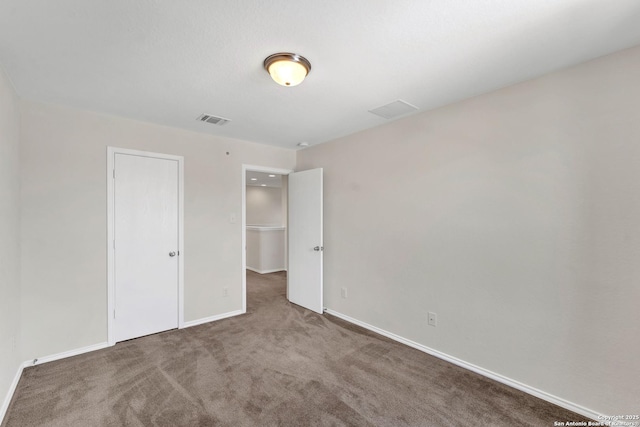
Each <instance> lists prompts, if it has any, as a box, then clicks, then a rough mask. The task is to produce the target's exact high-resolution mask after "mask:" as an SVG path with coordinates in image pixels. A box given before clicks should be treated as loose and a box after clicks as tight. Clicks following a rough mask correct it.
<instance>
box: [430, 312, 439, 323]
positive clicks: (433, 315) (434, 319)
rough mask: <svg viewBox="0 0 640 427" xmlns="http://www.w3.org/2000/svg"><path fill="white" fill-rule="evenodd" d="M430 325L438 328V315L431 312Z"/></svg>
mask: <svg viewBox="0 0 640 427" xmlns="http://www.w3.org/2000/svg"><path fill="white" fill-rule="evenodd" d="M428 320H429V325H431V326H438V315H437V314H436V313H433V312H431V311H430V312H429V317H428Z"/></svg>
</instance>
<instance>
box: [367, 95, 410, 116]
mask: <svg viewBox="0 0 640 427" xmlns="http://www.w3.org/2000/svg"><path fill="white" fill-rule="evenodd" d="M417 109H418V107H416V106H413V105H411V104H409V103H408V102H404V101H403V100H401V99H398V100H397V101H393V102H391V103H389V104H387V105H383V106H382V107H378V108H374V109H373V110H369V112H370V113H372V114H375V115H376V116H380V117H383V118H385V119H395V118H396V117H400V116H404V115H405V114H407V113H411V112H412V111H416V110H417Z"/></svg>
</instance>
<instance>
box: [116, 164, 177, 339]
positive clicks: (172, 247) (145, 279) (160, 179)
mask: <svg viewBox="0 0 640 427" xmlns="http://www.w3.org/2000/svg"><path fill="white" fill-rule="evenodd" d="M114 193H115V197H114V215H115V216H114V226H115V228H114V236H115V241H114V244H115V319H114V320H115V322H114V326H115V340H116V341H123V340H127V339H130V338H135V337H140V336H143V335H148V334H152V333H156V332H160V331H165V330H168V329H174V328H177V327H178V205H179V202H178V162H177V161H176V160H169V159H161V158H154V157H145V156H137V155H129V154H119V153H117V154H116V155H115V178H114Z"/></svg>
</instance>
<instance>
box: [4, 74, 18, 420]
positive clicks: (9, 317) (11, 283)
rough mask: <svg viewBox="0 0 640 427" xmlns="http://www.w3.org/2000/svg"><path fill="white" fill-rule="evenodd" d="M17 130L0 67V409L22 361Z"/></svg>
mask: <svg viewBox="0 0 640 427" xmlns="http://www.w3.org/2000/svg"><path fill="white" fill-rule="evenodd" d="M19 130H20V115H19V106H18V98H17V95H16V93H15V91H14V90H13V86H12V85H11V82H10V81H9V78H8V77H7V75H6V74H5V73H4V71H3V70H2V68H0V347H2V351H0V407H1V406H2V405H3V402H5V396H7V393H8V391H9V389H10V386H11V383H12V381H13V379H14V377H15V375H16V372H17V371H18V367H19V365H20V362H22V359H21V358H20V349H19V346H20V342H19V338H20V170H19V165H20V158H19V156H20V148H19V147H20V145H19V143H20V141H19V135H20V133H19V132H20V131H19ZM7 403H8V402H7ZM2 415H3V413H2V411H0V420H1V419H2Z"/></svg>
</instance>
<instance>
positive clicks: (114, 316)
mask: <svg viewBox="0 0 640 427" xmlns="http://www.w3.org/2000/svg"><path fill="white" fill-rule="evenodd" d="M113 318H114V319H115V318H116V311H115V310H113Z"/></svg>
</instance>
